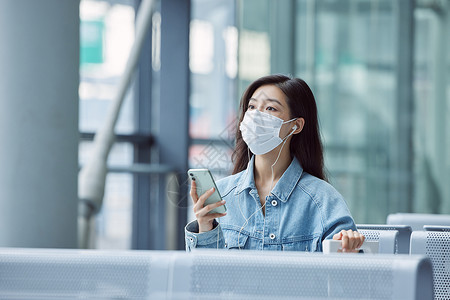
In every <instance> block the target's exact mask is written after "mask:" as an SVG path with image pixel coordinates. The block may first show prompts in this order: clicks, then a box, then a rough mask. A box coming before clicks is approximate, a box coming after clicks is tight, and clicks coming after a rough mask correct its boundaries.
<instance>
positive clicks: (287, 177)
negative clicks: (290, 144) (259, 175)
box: [236, 156, 303, 202]
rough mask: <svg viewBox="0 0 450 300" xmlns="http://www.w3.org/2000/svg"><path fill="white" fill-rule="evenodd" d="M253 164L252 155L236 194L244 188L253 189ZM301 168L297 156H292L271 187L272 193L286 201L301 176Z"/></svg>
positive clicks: (253, 157) (254, 186) (253, 158)
mask: <svg viewBox="0 0 450 300" xmlns="http://www.w3.org/2000/svg"><path fill="white" fill-rule="evenodd" d="M254 165H255V156H252V158H251V160H250V162H249V164H248V166H247V169H246V170H245V171H244V172H243V173H242V177H241V180H240V181H239V183H238V185H237V189H236V194H240V193H241V192H243V191H244V190H246V189H255V190H256V185H255V177H254ZM302 173H303V168H302V166H301V165H300V163H299V161H298V160H297V158H295V157H294V158H293V159H292V162H291V164H290V165H289V167H288V168H287V169H286V171H284V173H283V175H282V176H281V178H280V180H278V182H277V184H276V185H275V187H274V188H273V189H272V194H273V195H274V196H275V197H277V198H278V199H279V200H280V201H282V202H286V201H287V200H288V199H289V196H290V195H291V194H292V192H293V191H294V188H295V186H296V185H297V182H298V181H299V180H300V177H301V176H302Z"/></svg>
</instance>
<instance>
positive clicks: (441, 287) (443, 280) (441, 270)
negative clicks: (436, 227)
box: [411, 231, 450, 299]
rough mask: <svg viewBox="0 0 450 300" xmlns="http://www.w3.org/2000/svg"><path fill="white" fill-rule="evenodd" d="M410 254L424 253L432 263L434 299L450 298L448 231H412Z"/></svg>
mask: <svg viewBox="0 0 450 300" xmlns="http://www.w3.org/2000/svg"><path fill="white" fill-rule="evenodd" d="M411 254H425V255H427V256H428V257H430V259H431V262H432V264H433V276H434V294H435V299H450V232H448V231H414V232H413V233H412V234H411Z"/></svg>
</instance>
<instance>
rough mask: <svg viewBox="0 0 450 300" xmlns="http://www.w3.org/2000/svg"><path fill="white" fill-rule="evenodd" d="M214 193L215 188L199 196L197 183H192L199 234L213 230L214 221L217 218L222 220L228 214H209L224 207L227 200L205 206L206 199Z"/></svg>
mask: <svg viewBox="0 0 450 300" xmlns="http://www.w3.org/2000/svg"><path fill="white" fill-rule="evenodd" d="M213 193H214V188H212V189H209V190H207V191H206V192H205V193H204V194H203V195H201V196H200V197H198V196H197V185H196V184H195V181H194V180H192V182H191V193H190V194H191V198H192V201H194V213H195V217H196V218H197V222H198V232H199V233H200V232H206V231H210V230H212V229H213V221H214V219H215V218H220V217H223V216H225V215H226V214H227V213H223V214H221V213H212V214H210V213H209V212H210V211H211V210H213V209H214V208H216V207H219V206H222V205H224V204H225V200H222V201H219V202H216V203H212V204H209V205H206V206H204V205H205V201H206V199H208V198H209V197H210V196H211V195H212V194H213Z"/></svg>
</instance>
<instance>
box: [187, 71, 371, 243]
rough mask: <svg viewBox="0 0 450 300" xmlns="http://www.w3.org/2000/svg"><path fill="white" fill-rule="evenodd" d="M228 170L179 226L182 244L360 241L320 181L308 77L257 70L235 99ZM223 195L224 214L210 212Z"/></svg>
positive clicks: (342, 207) (339, 198) (331, 191)
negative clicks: (214, 199) (258, 75)
mask: <svg viewBox="0 0 450 300" xmlns="http://www.w3.org/2000/svg"><path fill="white" fill-rule="evenodd" d="M233 163H234V171H233V175H231V176H229V177H226V178H224V179H222V180H219V181H218V182H217V188H218V190H219V192H220V194H221V195H222V198H223V201H222V202H218V203H214V204H210V205H206V206H204V203H205V200H206V199H207V198H208V197H209V196H211V195H212V193H213V192H214V191H213V190H209V191H207V192H205V193H204V194H203V195H201V196H200V197H198V196H197V193H196V186H195V181H192V185H191V193H190V195H191V197H192V200H193V202H194V212H195V216H196V218H197V219H196V220H195V221H193V222H191V223H189V224H188V225H187V226H186V228H185V234H186V250H188V251H189V250H190V249H192V248H228V249H233V248H235V249H259V250H299V251H322V241H323V240H324V239H331V238H332V239H335V240H342V249H343V251H353V250H354V249H356V248H359V247H360V246H361V245H362V243H363V242H364V236H363V235H361V234H359V233H358V232H357V231H356V227H355V223H354V221H353V219H352V217H351V215H350V212H349V210H348V208H347V205H346V203H345V201H344V199H343V198H342V196H341V195H340V194H339V193H338V192H337V191H336V190H335V189H334V188H333V187H332V186H331V185H330V184H328V183H327V179H326V176H325V174H324V170H323V153H322V143H321V141H320V135H319V124H318V118H317V107H316V102H315V100H314V96H313V94H312V92H311V90H310V89H309V87H308V85H307V84H306V83H305V82H304V81H303V80H301V79H298V78H290V77H287V76H283V75H271V76H266V77H262V78H260V79H258V80H256V81H255V82H253V83H252V84H251V85H250V86H249V87H248V88H247V90H246V91H245V92H244V94H243V96H242V99H241V104H240V119H239V126H238V130H237V132H236V148H235V151H234V153H233ZM225 203H226V208H227V212H226V213H224V214H218V213H210V212H211V210H213V209H214V208H216V207H219V206H221V205H224V204H225Z"/></svg>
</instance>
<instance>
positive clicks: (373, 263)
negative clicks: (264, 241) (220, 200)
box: [0, 249, 433, 300]
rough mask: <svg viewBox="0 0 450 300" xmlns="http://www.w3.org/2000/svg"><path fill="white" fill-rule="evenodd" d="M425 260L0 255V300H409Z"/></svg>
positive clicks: (426, 292) (210, 253) (237, 254)
mask: <svg viewBox="0 0 450 300" xmlns="http://www.w3.org/2000/svg"><path fill="white" fill-rule="evenodd" d="M432 297H433V286H432V267H431V261H430V260H429V259H428V258H427V257H425V256H417V255H416V256H409V255H382V254H379V255H369V254H367V255H364V254H330V255H324V254H322V253H305V252H272V251H263V252H262V251H225V250H196V251H193V252H192V253H186V252H179V251H165V252H164V251H99V250H98V251H95V250H90V251H89V250H42V249H0V298H1V299H71V298H77V299H79V298H83V299H294V298H295V299H324V298H326V299H395V300H397V299H405V300H409V299H414V300H419V299H420V300H427V299H432Z"/></svg>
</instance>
